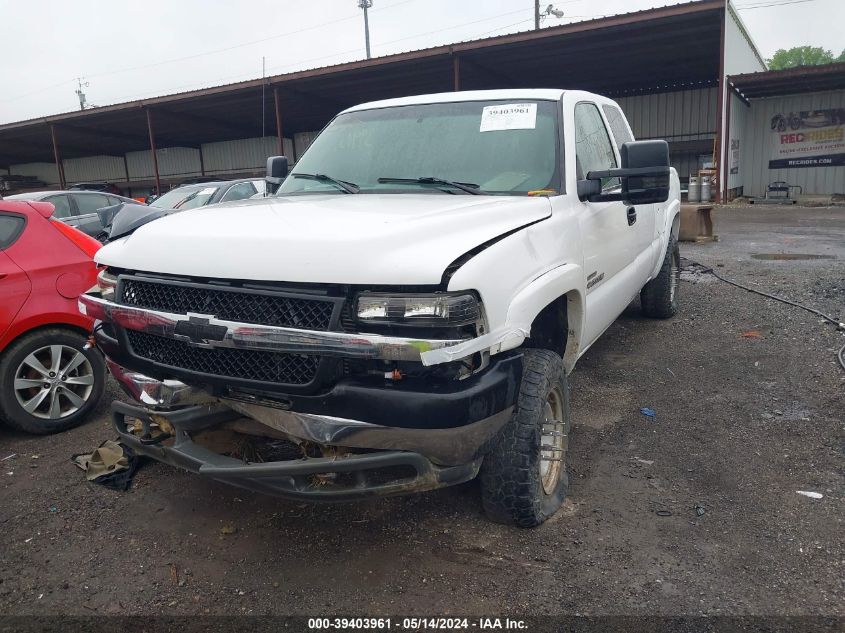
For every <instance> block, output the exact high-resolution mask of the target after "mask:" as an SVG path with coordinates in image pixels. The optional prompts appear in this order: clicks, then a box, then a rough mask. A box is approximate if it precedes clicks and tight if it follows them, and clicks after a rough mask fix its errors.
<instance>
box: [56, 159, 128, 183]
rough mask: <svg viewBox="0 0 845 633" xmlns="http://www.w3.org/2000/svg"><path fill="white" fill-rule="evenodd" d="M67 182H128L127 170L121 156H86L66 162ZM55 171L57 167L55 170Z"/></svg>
mask: <svg viewBox="0 0 845 633" xmlns="http://www.w3.org/2000/svg"><path fill="white" fill-rule="evenodd" d="M64 167H65V181H67V182H68V183H73V182H84V181H106V180H107V181H110V182H115V181H118V182H122V181H124V180H126V169H125V168H124V165H123V158H122V157H120V156H86V157H85V158H69V159H67V160H66V161H64ZM53 169H54V171H55V167H54V168H53Z"/></svg>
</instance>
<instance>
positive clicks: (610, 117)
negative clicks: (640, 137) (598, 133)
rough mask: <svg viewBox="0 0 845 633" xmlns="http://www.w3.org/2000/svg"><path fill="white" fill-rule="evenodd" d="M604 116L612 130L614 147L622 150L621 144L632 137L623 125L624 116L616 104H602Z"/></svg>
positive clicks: (631, 139)
mask: <svg viewBox="0 0 845 633" xmlns="http://www.w3.org/2000/svg"><path fill="white" fill-rule="evenodd" d="M601 109H602V110H604V116H606V117H607V122H608V124H609V125H610V131H611V132H613V139H614V140H615V141H616V147H618V148H619V151H620V152H621V151H622V145H623V144H624V143H627V142H628V141H633V140H634V137H633V135H632V134H631V132H630V131H629V130H628V126H627V125H625V116H624V115H623V114H622V111H621V110H620V109H619V108H617V107H616V106H612V105H603V106H602V107H601Z"/></svg>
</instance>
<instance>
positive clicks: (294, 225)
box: [96, 193, 551, 285]
mask: <svg viewBox="0 0 845 633" xmlns="http://www.w3.org/2000/svg"><path fill="white" fill-rule="evenodd" d="M550 215H551V205H550V203H549V200H548V199H547V198H543V197H537V198H529V197H512V196H507V197H505V196H470V195H448V194H437V193H431V194H358V195H346V194H337V195H314V196H310V195H309V196H296V197H288V198H267V199H263V200H245V201H240V202H235V203H227V204H223V205H215V206H213V207H206V208H198V209H193V210H191V211H185V212H182V213H176V214H174V215H171V216H168V217H165V218H161V219H159V220H156V221H154V222H151V223H150V224H147V225H144V226H142V227H140V228H139V229H138V230H137V231H135V233H133V234H132V235H130V236H128V237H126V238H124V239H122V240H118V241H116V242H114V243H112V244H108V245H106V246H105V247H103V248H102V249H100V251H99V252H98V253H97V256H96V261H97V263H99V264H105V265H107V266H115V267H118V268H124V269H128V270H140V271H147V272H158V273H170V274H175V275H186V276H198V277H213V278H219V279H249V280H256V281H289V282H306V283H307V282H310V283H337V284H373V285H375V284H378V285H381V284H385V285H387V284H396V285H399V284H401V285H418V284H419V285H427V284H438V283H440V280H441V277H442V275H443V271H444V270H445V269H446V267H447V266H448V265H449V264H450V263H452V262H453V261H455V260H456V259H457V258H458V257H460V256H461V255H463V254H464V253H466V252H467V251H469V250H472V249H473V248H475V247H476V246H479V245H480V244H483V243H485V242H487V241H489V240H492V239H494V238H496V237H498V236H500V235H503V234H505V233H508V232H509V231H512V230H514V229H517V228H519V227H521V226H525V225H527V224H531V223H533V222H537V221H539V220H543V219H545V218H547V217H549V216H550Z"/></svg>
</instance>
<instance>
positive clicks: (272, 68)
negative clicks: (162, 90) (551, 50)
mask: <svg viewBox="0 0 845 633" xmlns="http://www.w3.org/2000/svg"><path fill="white" fill-rule="evenodd" d="M391 6H396V5H391ZM528 10H529V9H518V10H516V11H508V12H506V13H499V14H497V15H493V16H489V17H486V18H482V19H479V20H473V21H471V22H464V23H461V24H456V25H454V26H449V27H446V28H442V29H437V30H436V31H427V32H425V33H417V34H415V35H408V36H405V37H400V38H397V39H395V40H390V41H387V42H382V43H380V44H378V46H387V45H389V44H396V43H397V42H404V41H406V40H411V39H415V38H418V37H424V36H426V35H432V34H436V33H441V32H443V31H449V30H453V29H457V28H461V27H464V26H470V25H473V24H478V23H480V22H488V21H490V20H495V19H496V18H501V17H505V16H508V15H513V14H514V13H523V12H525V11H528ZM522 22H525V20H521V21H520V22H517V23H516V24H521V23H522ZM511 26H514V24H511V25H508V26H501V27H498V28H497V29H494V31H497V30H500V29H504V28H510V27H511ZM490 32H491V33H492V32H493V31H490ZM485 34H486V33H482V34H481V35H485ZM476 37H479V36H476ZM359 51H360V48H354V49H349V50H345V51H338V52H336V53H331V54H329V55H321V56H319V57H309V58H307V59H301V60H299V61H297V62H296V63H293V64H283V65H278V66H270V67H269V68H268V70H269V71H280V70H284V69H288V68H295V67H299V66H301V65H302V64H307V63H309V62H316V61H322V60H325V59H330V58H332V57H338V56H340V55H349V54H352V53H357V52H359ZM244 75H245V73H238V74H237V75H227V76H226V77H220V78H218V79H213V80H208V81H203V82H200V83H191V84H185V85H182V86H179V87H177V88H174V89H173V91H172V92H169V93H167V94H173V93H175V92H180V91H183V90H191V89H200V88H195V87H196V86H200V87H205V86H208V85H221V84H222V83H225V82H226V81H229V80H240V81H248V80H249V78H246V79H245V78H244ZM147 94H149V93H148V92H143V93H135V94H131V95H126V96H124V97H120V98H118V99H117V102H119V101H121V100H124V99H132V98H134V97H141V96H143V95H147Z"/></svg>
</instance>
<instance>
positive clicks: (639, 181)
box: [620, 141, 669, 205]
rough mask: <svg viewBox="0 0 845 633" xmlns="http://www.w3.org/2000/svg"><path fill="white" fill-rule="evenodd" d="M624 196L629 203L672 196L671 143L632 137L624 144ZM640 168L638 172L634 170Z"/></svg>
mask: <svg viewBox="0 0 845 633" xmlns="http://www.w3.org/2000/svg"><path fill="white" fill-rule="evenodd" d="M620 153H621V154H622V169H623V170H627V171H628V172H629V174H630V175H628V176H627V177H623V178H622V197H623V200H624V201H625V202H626V204H632V205H634V204H652V203H655V202H666V200H668V199H669V144H668V143H667V142H666V141H629V142H628V143H624V144H623V145H622V150H621V152H620ZM634 172H636V173H634Z"/></svg>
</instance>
